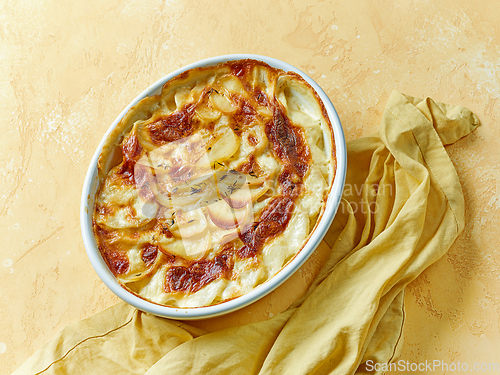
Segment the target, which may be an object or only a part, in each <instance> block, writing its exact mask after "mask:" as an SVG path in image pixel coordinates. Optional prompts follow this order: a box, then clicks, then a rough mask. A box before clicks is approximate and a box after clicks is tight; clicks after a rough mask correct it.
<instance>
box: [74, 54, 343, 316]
mask: <svg viewBox="0 0 500 375" xmlns="http://www.w3.org/2000/svg"><path fill="white" fill-rule="evenodd" d="M244 59H252V60H258V61H262V62H264V63H266V64H268V65H270V66H271V67H273V68H277V69H281V70H283V71H285V72H288V71H291V72H294V73H297V74H298V75H300V76H301V77H302V78H303V79H304V80H305V81H306V82H307V83H308V84H309V85H311V87H312V88H313V89H314V90H315V91H316V93H317V94H318V96H319V97H320V99H321V100H322V102H323V105H324V107H325V109H326V112H327V114H328V117H329V119H330V123H331V125H332V130H333V138H334V147H335V153H336V171H335V177H334V181H333V184H332V187H331V189H330V192H329V194H328V198H327V202H326V206H325V209H324V212H323V214H322V216H321V218H320V220H319V222H318V223H317V225H316V228H315V229H314V231H313V232H312V233H311V234H310V236H309V238H308V240H307V242H306V243H305V245H304V246H303V247H302V248H301V250H300V251H299V252H298V253H297V254H296V255H295V256H294V257H293V258H292V259H291V260H290V261H289V262H288V263H287V264H285V265H284V266H283V267H282V268H281V269H280V271H279V272H278V273H277V274H276V275H274V276H273V277H271V278H270V279H268V280H267V281H266V282H264V283H262V284H260V285H258V286H257V287H255V288H254V289H253V290H251V291H250V292H248V293H246V294H244V295H242V296H240V297H236V298H234V299H231V300H229V301H225V302H222V303H219V304H216V305H210V306H204V307H193V308H178V307H171V306H164V305H159V304H156V303H154V302H151V301H147V300H145V299H142V298H140V297H138V296H136V295H134V294H133V293H132V292H130V291H128V290H127V289H125V287H123V286H122V285H121V284H120V283H119V282H118V280H117V279H116V278H115V276H114V275H113V274H112V272H111V271H110V270H109V268H108V266H107V264H106V263H105V261H104V259H103V258H102V255H101V253H100V251H99V249H98V247H97V246H96V242H95V238H94V234H93V229H92V215H93V207H94V197H95V193H96V190H97V184H98V180H97V162H98V158H99V155H100V154H101V151H102V148H103V146H104V144H105V142H106V140H107V138H108V137H109V135H110V134H111V132H112V131H113V129H115V128H116V126H117V125H118V123H119V122H120V120H121V119H122V118H123V117H124V116H125V115H126V113H127V112H128V111H129V110H130V109H131V108H132V107H133V106H135V105H136V104H137V103H138V102H139V101H140V100H142V99H143V98H145V97H146V96H151V95H154V94H157V93H158V92H159V91H160V90H161V88H162V87H163V85H164V84H165V83H166V82H167V81H169V80H170V79H172V78H174V77H176V76H177V75H179V74H181V73H182V72H184V71H187V70H190V69H193V68H200V67H208V66H213V65H216V64H219V63H223V62H227V61H233V60H244ZM346 168H347V151H346V142H345V137H344V132H343V129H342V125H341V122H340V118H339V116H338V114H337V111H336V110H335V107H334V106H333V103H332V102H331V100H330V98H329V97H328V96H327V95H326V93H325V92H324V91H323V89H321V87H320V86H319V85H318V84H317V83H316V82H315V81H314V80H313V79H312V78H311V77H309V76H308V75H307V74H306V73H304V72H303V71H301V70H300V69H297V68H296V67H294V66H293V65H290V64H289V63H286V62H284V61H281V60H278V59H275V58H272V57H268V56H262V55H254V54H230V55H221V56H215V57H210V58H207V59H203V60H199V61H197V62H194V63H191V64H188V65H186V66H183V67H181V68H179V69H176V70H175V71H173V72H171V73H169V74H167V75H165V76H164V77H162V78H160V79H159V80H157V81H156V82H155V83H153V84H152V85H150V86H149V87H148V88H147V89H145V90H144V91H142V92H141V93H140V94H139V95H138V96H136V97H135V98H134V99H133V100H132V101H131V102H130V103H129V104H128V105H127V106H126V107H125V108H124V109H123V111H122V112H121V113H120V114H119V115H118V116H117V117H116V118H115V120H114V121H113V123H112V124H111V125H110V127H109V128H108V129H107V131H106V133H105V134H104V135H103V136H102V138H101V141H100V142H99V145H98V146H97V148H96V150H95V152H94V155H93V157H92V159H91V161H90V163H89V167H88V169H87V173H86V175H85V180H84V183H83V189H82V197H81V206H80V226H81V231H82V238H83V243H84V247H85V251H86V253H87V256H88V257H89V260H90V263H91V264H92V267H93V268H94V270H95V271H96V273H97V275H98V276H99V278H100V279H101V280H102V281H103V282H104V284H105V285H106V286H107V287H108V288H109V289H110V290H111V291H112V292H113V293H114V294H115V295H116V296H118V297H119V298H120V299H122V300H123V301H125V302H127V303H128V304H130V305H132V306H134V307H136V308H137V309H139V310H142V311H145V312H148V313H151V314H154V315H157V316H161V317H165V318H173V319H182V320H194V319H206V318H212V317H215V316H220V315H224V314H228V313H230V312H233V311H236V310H239V309H241V308H243V307H246V306H248V305H250V304H251V303H253V302H256V301H257V300H259V299H261V298H263V297H264V296H266V295H267V294H269V293H270V292H272V291H273V290H275V289H277V288H278V287H279V286H280V285H281V284H283V283H284V282H285V281H286V280H287V279H288V278H289V277H291V276H292V275H293V274H294V273H295V272H296V271H297V270H298V269H299V268H300V267H301V266H302V265H303V264H304V263H305V262H306V260H307V259H308V258H309V257H310V256H311V254H312V253H313V252H314V250H315V249H316V248H317V247H318V245H319V244H320V243H321V241H322V239H323V237H324V236H325V234H326V232H327V230H328V228H329V227H330V225H331V223H332V221H333V218H334V216H335V214H336V212H337V209H338V206H339V204H340V199H341V196H342V191H343V188H344V183H345V176H346Z"/></svg>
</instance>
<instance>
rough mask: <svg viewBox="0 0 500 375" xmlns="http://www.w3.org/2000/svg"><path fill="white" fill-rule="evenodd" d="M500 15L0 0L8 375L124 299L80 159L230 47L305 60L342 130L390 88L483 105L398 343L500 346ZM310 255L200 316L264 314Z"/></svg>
mask: <svg viewBox="0 0 500 375" xmlns="http://www.w3.org/2000/svg"><path fill="white" fill-rule="evenodd" d="M499 25H500V5H498V1H497V0H477V1H472V0H470V1H465V0H453V1H452V0H438V1H426V0H412V1H408V0H394V1H389V0H381V1H360V0H356V1H340V0H339V1H335V2H328V1H320V0H311V1H305V0H297V1H276V2H270V1H252V2H249V1H241V0H240V1H237V0H213V1H210V2H193V1H187V0H171V1H166V2H161V1H155V0H151V1H148V2H144V1H122V0H116V1H95V0H91V1H84V2H80V1H75V0H68V1H64V2H62V1H55V0H41V1H38V2H36V3H35V2H30V1H22V0H16V1H10V0H0V126H1V132H2V136H1V137H0V147H1V150H2V152H1V154H0V160H1V162H0V175H1V176H2V183H1V184H0V198H1V199H0V236H1V238H3V244H2V246H0V285H2V287H1V289H0V300H1V301H2V303H1V304H0V364H1V365H0V374H1V375H3V374H9V373H10V372H12V371H13V370H14V369H15V368H17V367H18V366H19V365H20V364H21V363H22V362H23V361H24V360H26V359H27V358H28V357H29V356H30V355H31V354H32V353H33V352H34V351H35V350H37V349H38V348H39V347H40V346H42V345H43V344H44V343H45V342H46V341H47V340H49V339H50V338H51V337H52V336H53V335H54V334H56V333H57V332H58V331H59V330H60V329H62V328H63V327H64V326H66V325H67V324H69V323H72V322H75V321H77V320H80V319H83V318H85V317H87V316H89V315H91V314H93V313H96V312H98V311H101V310H102V309H104V308H106V307H108V306H111V305H112V304H114V303H116V302H117V301H118V300H117V298H116V297H115V296H114V295H113V294H112V293H111V292H110V291H109V290H108V289H107V288H106V287H105V286H104V284H103V283H102V282H101V281H100V280H99V278H98V277H97V274H96V273H95V272H94V270H93V269H92V267H91V265H90V262H89V261H88V259H87V256H86V253H85V250H84V247H83V243H82V240H81V235H80V227H79V203H80V194H81V188H82V183H83V178H84V175H85V172H86V169H87V165H88V163H89V161H90V159H91V157H92V154H93V152H94V150H95V148H96V146H97V144H98V142H99V140H100V138H101V137H102V136H103V134H104V132H105V131H106V129H107V128H108V127H109V125H110V124H111V122H112V121H113V119H114V118H115V117H116V116H117V115H118V114H119V113H120V112H121V110H122V109H123V108H124V107H125V106H126V105H127V104H128V102H129V101H131V100H132V99H133V98H134V97H135V96H136V95H137V94H138V93H140V92H141V91H142V90H143V89H144V88H145V87H147V86H149V85H150V84H151V83H153V82H155V81H156V80H157V79H159V78H161V77H162V76H164V75H165V74H167V73H169V72H171V71H172V70H174V69H177V68H179V67H181V66H183V65H186V64H188V63H191V62H194V61H196V60H199V59H202V58H207V57H211V56H216V55H221V54H229V53H254V54H262V55H268V56H272V57H275V58H278V59H282V60H284V61H286V62H289V63H291V64H292V65H295V66H296V67H298V68H299V69H302V70H303V71H305V72H306V73H308V74H309V75H310V76H312V77H313V78H314V79H315V80H316V81H317V82H318V83H319V84H320V86H322V87H323V89H324V90H325V91H326V93H327V94H328V95H329V97H330V98H331V100H332V102H333V103H334V105H335V107H336V108H337V111H338V113H339V116H340V118H341V121H342V124H343V126H344V131H345V134H346V138H347V140H349V139H354V138H357V137H360V136H363V135H367V134H370V133H372V132H374V131H376V129H377V126H378V122H379V121H380V119H381V115H382V111H383V108H384V104H385V101H386V99H387V98H388V95H389V93H390V92H391V90H392V89H398V90H400V91H402V92H404V93H406V94H409V95H412V96H417V97H424V96H430V97H432V98H433V99H435V100H437V101H442V102H445V103H450V104H462V105H464V106H466V107H468V108H469V109H471V110H472V111H474V112H475V113H476V114H477V115H478V116H479V118H480V120H481V122H482V125H481V127H480V128H479V129H478V130H477V131H476V132H475V133H474V134H472V135H471V136H469V137H467V138H465V139H462V140H461V141H459V142H458V143H456V144H454V145H452V146H450V147H448V148H447V150H448V152H449V153H450V156H451V159H452V161H453V163H454V165H455V167H456V168H457V171H458V175H459V178H460V181H461V183H462V187H463V192H464V195H465V201H466V228H465V231H464V233H463V234H462V235H461V236H460V237H459V239H458V240H457V241H456V243H455V244H454V245H453V247H452V248H451V249H450V250H449V252H448V253H447V254H446V255H445V256H444V257H443V258H442V259H441V260H440V261H438V262H437V263H436V264H434V265H433V266H431V267H430V268H429V269H427V270H426V271H425V272H424V273H423V274H422V275H421V276H420V277H419V278H418V279H417V280H416V281H414V282H413V283H412V284H410V285H409V286H408V288H407V293H406V311H407V317H406V325H405V330H404V335H405V342H404V347H403V351H402V354H401V359H403V360H404V361H409V362H412V363H421V362H424V361H425V360H428V361H432V360H442V361H444V362H447V363H457V362H458V361H460V362H461V363H467V364H468V365H469V367H471V366H472V365H473V364H474V363H495V362H496V363H498V362H500V359H499V356H498V353H499V352H500V318H499V317H500V272H499V266H500V246H499V245H500V237H499V230H498V223H499V221H500V220H499V219H500V168H499V164H500V126H499V125H498V120H499V118H500V99H499V97H500V26H499ZM320 263H321V251H318V252H317V253H316V254H315V255H314V256H313V257H312V258H311V260H310V261H309V262H308V263H307V264H306V265H305V266H304V267H303V268H302V269H301V270H299V272H298V273H297V274H296V275H294V277H293V278H292V279H290V280H289V281H288V282H287V283H286V284H284V285H283V286H282V287H280V288H279V289H278V290H277V291H275V292H274V293H272V294H271V295H269V296H267V297H266V298H265V299H263V300H261V301H259V302H257V303H256V304H254V305H252V306H250V307H247V308H246V309H244V310H242V311H239V312H237V313H234V314H231V315H229V316H228V317H225V318H217V319H213V320H211V321H204V322H198V323H195V324H197V325H199V326H202V327H204V328H208V329H215V328H218V327H222V326H227V325H235V324H240V323H244V322H248V321H254V320H260V319H265V318H267V317H269V316H272V315H273V314H276V313H278V312H279V311H281V310H283V309H285V308H286V307H287V306H288V305H289V304H290V302H291V301H292V300H293V299H294V298H295V297H296V296H298V295H300V293H302V292H303V291H304V290H305V288H307V285H308V282H309V281H310V280H311V278H312V277H313V275H314V272H315V270H316V269H317V268H318V265H319V264H320ZM393 373H394V374H397V373H398V372H397V371H395V372H393ZM435 373H436V374H444V373H445V372H444V371H441V370H440V371H437V372H435ZM482 373H488V372H482ZM491 373H494V372H491Z"/></svg>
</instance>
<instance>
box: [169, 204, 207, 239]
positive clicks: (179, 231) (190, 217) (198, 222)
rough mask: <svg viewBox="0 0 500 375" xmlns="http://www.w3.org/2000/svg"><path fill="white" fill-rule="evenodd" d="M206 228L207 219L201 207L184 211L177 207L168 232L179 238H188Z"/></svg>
mask: <svg viewBox="0 0 500 375" xmlns="http://www.w3.org/2000/svg"><path fill="white" fill-rule="evenodd" d="M206 228H207V220H206V218H205V215H204V214H203V211H202V210H201V208H198V209H195V210H192V211H184V210H183V209H177V210H176V211H175V215H174V220H173V223H172V225H171V226H170V228H169V230H170V232H171V233H172V234H173V235H174V236H175V237H179V238H189V237H193V236H195V235H197V234H200V233H202V232H203V231H205V229H206Z"/></svg>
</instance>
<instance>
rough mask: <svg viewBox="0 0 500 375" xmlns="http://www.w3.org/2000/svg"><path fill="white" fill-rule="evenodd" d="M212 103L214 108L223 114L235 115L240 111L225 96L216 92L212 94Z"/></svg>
mask: <svg viewBox="0 0 500 375" xmlns="http://www.w3.org/2000/svg"><path fill="white" fill-rule="evenodd" d="M210 103H211V104H212V105H213V106H214V108H216V109H218V110H219V111H221V112H223V113H233V112H234V111H236V110H237V109H238V107H237V106H236V105H234V104H233V103H232V102H231V100H230V99H228V98H227V97H226V96H225V95H222V94H219V93H218V92H215V91H213V92H212V93H211V94H210Z"/></svg>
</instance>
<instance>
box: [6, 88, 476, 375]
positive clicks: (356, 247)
mask: <svg viewBox="0 0 500 375" xmlns="http://www.w3.org/2000/svg"><path fill="white" fill-rule="evenodd" d="M478 124H479V121H478V119H477V117H476V116H475V115H474V114H473V113H472V112H470V111H469V110H467V109H466V108H463V107H460V106H451V105H445V104H441V103H436V102H434V101H433V100H432V99H429V98H427V99H425V100H421V99H416V98H413V97H410V96H406V95H403V94H401V93H399V92H397V91H394V92H393V93H392V94H391V96H390V98H389V100H388V103H387V105H386V108H385V112H384V115H383V119H382V121H381V124H380V128H379V134H378V135H374V136H371V137H364V138H360V139H356V140H353V141H351V142H349V143H348V147H347V150H348V166H347V177H346V185H345V189H344V194H343V198H342V202H341V205H340V207H339V210H338V212H337V215H336V217H335V220H334V222H333V224H332V226H331V228H330V229H329V231H328V233H327V235H326V236H325V238H324V240H323V242H322V244H321V246H329V247H330V248H331V251H330V252H329V256H328V259H327V261H326V262H325V263H324V265H323V267H322V268H321V270H320V272H319V273H318V275H317V277H316V279H315V280H314V281H313V283H312V285H311V286H310V288H309V289H308V291H307V292H306V294H305V295H304V296H303V297H302V298H300V300H298V301H296V302H295V303H294V304H293V305H292V306H291V307H290V308H289V309H288V310H286V311H285V312H283V313H281V314H278V315H276V316H274V317H273V318H272V319H269V320H267V321H263V322H258V323H252V324H248V325H243V326H239V327H233V328H227V329H222V330H219V331H216V332H212V333H208V332H205V331H203V330H201V329H198V328H195V327H193V326H190V325H189V324H187V323H183V322H180V321H174V320H169V319H163V318H159V317H156V316H153V315H149V314H146V313H144V312H141V311H139V310H137V309H135V308H133V307H132V306H129V305H127V304H125V303H119V304H117V305H115V306H112V307H111V308H109V309H107V310H105V311H103V312H101V313H98V314H96V315H94V316H92V317H90V318H88V319H85V320H83V321H80V322H77V323H74V324H72V325H70V326H68V327H66V328H64V329H63V330H62V331H61V332H60V333H59V334H58V335H57V336H56V337H55V338H53V339H52V340H51V341H49V342H48V343H47V344H45V346H43V347H42V348H41V349H40V350H39V351H37V352H36V353H35V354H34V355H33V356H32V357H31V358H29V359H28V360H27V361H26V362H25V363H24V364H23V365H22V366H21V367H20V368H19V369H18V370H17V371H16V372H15V373H14V374H16V375H17V374H66V373H67V374H72V375H74V374H92V375H94V374H121V375H125V374H134V375H135V374H147V375H153V374H155V375H156V374H330V373H334V374H363V373H368V370H370V368H368V367H369V366H366V363H367V361H373V362H368V363H381V364H382V363H388V362H390V361H391V360H394V359H395V358H396V356H397V354H398V349H399V347H400V345H401V342H402V330H403V322H404V311H403V301H404V298H403V292H404V288H405V286H406V285H407V284H408V283H410V282H411V281H412V280H414V279H415V278H416V277H417V276H418V275H419V274H420V273H421V272H422V271H423V270H424V269H425V268H426V267H428V266H429V265H431V264H432V263H434V262H435V261H436V260H438V259H439V258H440V257H441V256H442V255H443V254H444V253H445V252H446V251H447V250H448V248H449V247H450V246H451V244H452V243H453V241H454V240H455V239H456V238H457V236H458V235H459V234H460V232H461V231H462V230H463V228H464V198H463V194H462V190H461V187H460V183H459V180H458V176H457V174H456V171H455V169H454V167H453V164H452V162H451V161H450V159H449V157H448V155H447V153H446V151H445V149H444V146H443V144H450V143H453V142H456V141H457V140H458V139H460V138H461V137H463V136H465V135H467V134H469V133H470V132H471V131H472V130H473V129H474V128H475V127H476V126H477V125H478ZM369 373H377V372H376V371H375V372H373V371H372V372H369Z"/></svg>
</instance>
